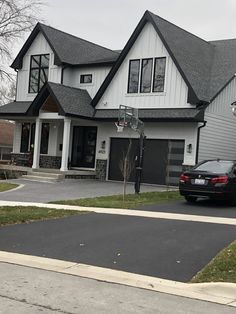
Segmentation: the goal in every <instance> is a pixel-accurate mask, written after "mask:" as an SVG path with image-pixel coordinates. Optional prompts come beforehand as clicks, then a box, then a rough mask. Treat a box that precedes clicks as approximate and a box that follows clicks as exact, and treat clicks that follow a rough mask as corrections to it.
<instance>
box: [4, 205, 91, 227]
mask: <svg viewBox="0 0 236 314" xmlns="http://www.w3.org/2000/svg"><path fill="white" fill-rule="evenodd" d="M85 213H87V212H86V211H82V212H78V211H74V210H61V209H51V208H40V207H31V206H28V207H21V206H2V207H0V226H3V225H10V224H19V223H25V222H31V221H35V220H47V219H55V218H63V217H69V216H75V215H80V214H85Z"/></svg>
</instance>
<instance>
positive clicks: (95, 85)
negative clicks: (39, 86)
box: [63, 66, 111, 98]
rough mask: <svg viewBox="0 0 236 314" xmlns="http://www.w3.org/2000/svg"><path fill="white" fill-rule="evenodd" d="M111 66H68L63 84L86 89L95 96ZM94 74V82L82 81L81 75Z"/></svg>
mask: <svg viewBox="0 0 236 314" xmlns="http://www.w3.org/2000/svg"><path fill="white" fill-rule="evenodd" d="M110 69H111V67H110V66H104V67H83V68H77V69H76V68H74V69H71V68H66V69H65V70H64V77H63V84H64V85H68V86H72V87H76V88H82V89H86V90H87V91H88V93H89V95H90V96H91V97H92V98H93V97H94V96H95V95H96V93H97V91H98V89H99V88H100V86H101V85H102V83H103V81H104V80H105V78H106V76H107V74H108V73H109V71H110ZM84 74H85V75H86V74H92V83H88V84H85V83H80V75H84Z"/></svg>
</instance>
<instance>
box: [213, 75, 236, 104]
mask: <svg viewBox="0 0 236 314" xmlns="http://www.w3.org/2000/svg"><path fill="white" fill-rule="evenodd" d="M235 77H236V74H234V75H233V76H232V77H231V78H230V79H229V80H228V81H227V82H226V83H225V84H224V86H223V87H221V89H220V90H219V91H218V92H217V93H216V94H215V96H213V97H212V99H211V101H210V102H209V104H210V103H211V102H213V100H215V99H216V97H217V96H218V95H219V94H220V93H221V92H222V91H223V90H224V89H225V87H226V86H227V85H229V84H230V83H231V82H232V81H233V79H234V78H235Z"/></svg>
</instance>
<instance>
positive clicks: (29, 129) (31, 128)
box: [20, 122, 50, 154]
mask: <svg viewBox="0 0 236 314" xmlns="http://www.w3.org/2000/svg"><path fill="white" fill-rule="evenodd" d="M49 129H50V126H49V123H42V133H41V145H40V154H47V153H48V140H49ZM34 139H35V123H28V122H27V123H22V129H21V146H20V152H21V153H28V152H30V151H31V149H33V147H34Z"/></svg>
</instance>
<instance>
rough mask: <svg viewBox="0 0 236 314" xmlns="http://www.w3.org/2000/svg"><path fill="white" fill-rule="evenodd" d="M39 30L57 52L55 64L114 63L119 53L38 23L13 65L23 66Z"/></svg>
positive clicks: (14, 66) (13, 66)
mask: <svg viewBox="0 0 236 314" xmlns="http://www.w3.org/2000/svg"><path fill="white" fill-rule="evenodd" d="M39 32H42V33H43V35H44V36H45V38H46V39H47V41H48V43H49V45H50V47H51V48H52V50H53V52H54V53H55V64H57V65H60V64H62V63H65V64H69V65H77V66H79V65H89V64H104V63H114V62H115V61H116V59H117V58H118V56H119V53H117V52H115V51H113V50H110V49H108V48H105V47H102V46H100V45H97V44H94V43H92V42H89V41H87V40H84V39H81V38H78V37H76V36H73V35H70V34H67V33H65V32H62V31H60V30H58V29H55V28H53V27H50V26H47V25H44V24H42V23H38V24H37V25H36V26H35V28H34V30H33V31H32V33H31V34H30V36H29V38H28V39H27V41H26V43H25V44H24V46H23V48H22V49H21V51H20V52H19V54H18V55H17V57H16V59H15V60H14V61H13V63H12V65H11V67H12V68H16V69H19V68H21V67H22V59H23V57H24V55H25V53H26V52H27V50H28V49H29V47H30V45H31V44H32V42H33V40H34V39H35V37H36V36H37V35H38V33H39Z"/></svg>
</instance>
